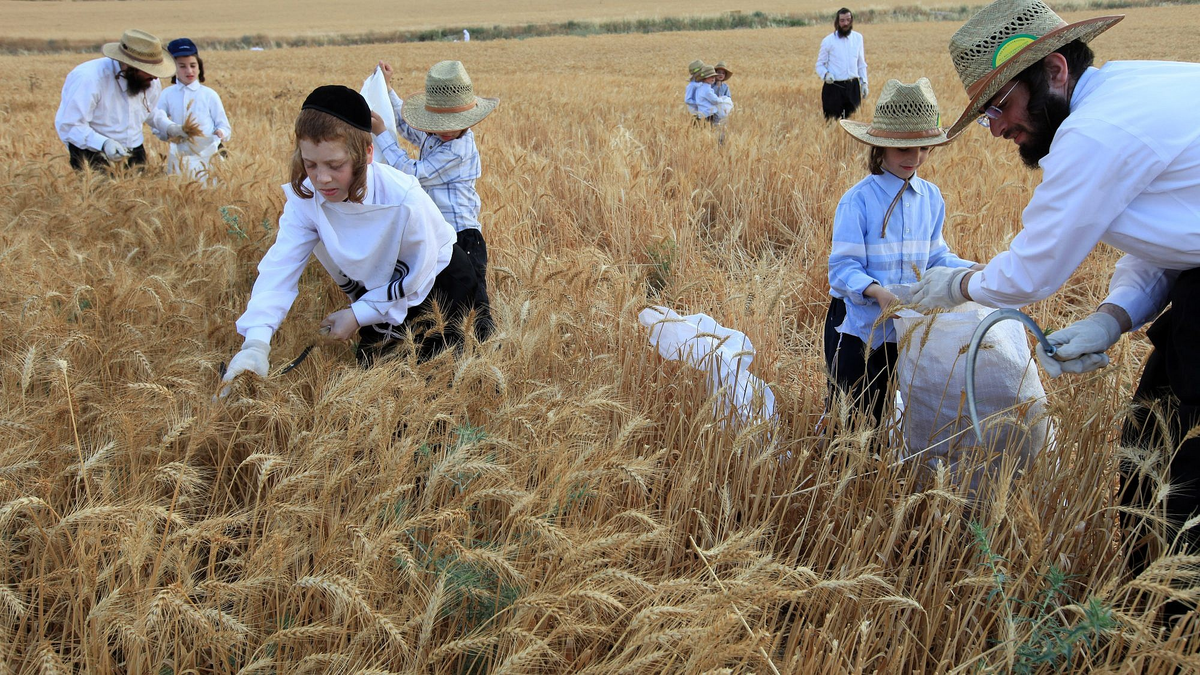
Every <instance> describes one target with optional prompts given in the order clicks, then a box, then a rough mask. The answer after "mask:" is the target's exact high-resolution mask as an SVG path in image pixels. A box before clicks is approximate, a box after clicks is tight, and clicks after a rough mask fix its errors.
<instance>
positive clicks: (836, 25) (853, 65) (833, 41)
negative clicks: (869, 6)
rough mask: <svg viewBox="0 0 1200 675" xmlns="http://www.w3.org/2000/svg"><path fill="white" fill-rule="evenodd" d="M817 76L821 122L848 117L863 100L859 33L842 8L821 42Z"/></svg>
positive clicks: (864, 79)
mask: <svg viewBox="0 0 1200 675" xmlns="http://www.w3.org/2000/svg"><path fill="white" fill-rule="evenodd" d="M817 77H819V78H821V79H822V80H824V81H825V86H823V87H822V88H821V108H823V109H824V111H825V119H827V120H828V119H840V118H843V117H849V116H850V115H853V114H854V111H855V110H858V106H859V104H861V103H862V100H863V99H864V98H866V97H867V93H868V89H867V56H866V53H865V52H864V51H863V36H862V33H859V32H858V31H856V30H854V15H853V14H851V13H850V10H848V9H846V8H845V7H843V8H841V9H839V10H838V11H837V14H836V15H834V17H833V32H832V33H830V34H829V35H826V36H825V39H824V40H821V52H820V53H819V54H818V55H817Z"/></svg>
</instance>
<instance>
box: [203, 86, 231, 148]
mask: <svg viewBox="0 0 1200 675" xmlns="http://www.w3.org/2000/svg"><path fill="white" fill-rule="evenodd" d="M209 91H210V92H212V111H211V113H212V121H213V127H214V129H220V130H221V131H223V132H225V138H224V142H226V143H228V142H229V138H230V137H231V136H232V135H233V129H232V128H231V127H230V126H229V118H228V117H226V116H225V105H224V104H223V103H221V95H220V94H218V93H217V92H215V91H212V90H211V89H210V90H209Z"/></svg>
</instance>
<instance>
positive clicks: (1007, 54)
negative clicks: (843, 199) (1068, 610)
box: [914, 0, 1200, 616]
mask: <svg viewBox="0 0 1200 675" xmlns="http://www.w3.org/2000/svg"><path fill="white" fill-rule="evenodd" d="M1122 18H1124V17H1123V16H1119V15H1118V16H1103V17H1097V18H1093V19H1085V20H1083V21H1078V22H1075V23H1070V24H1068V23H1067V22H1066V21H1063V20H1062V19H1061V18H1060V17H1059V16H1058V15H1057V14H1055V13H1054V11H1053V10H1051V9H1050V7H1048V6H1047V5H1046V4H1045V3H1043V2H1042V1H1041V0H997V1H996V2H993V3H992V4H990V5H988V6H986V7H984V8H983V9H982V10H980V11H979V13H978V14H976V15H975V16H974V17H972V18H971V19H970V20H969V21H967V23H966V24H964V25H963V27H962V28H960V29H959V30H958V32H956V33H955V34H954V36H953V37H952V38H951V39H950V58H951V60H952V61H953V62H954V67H955V69H956V70H957V71H958V75H959V78H960V79H961V80H962V83H963V87H964V88H965V89H966V91H967V96H968V97H969V99H970V104H969V105H968V106H967V109H966V110H964V111H963V113H962V116H960V117H959V119H958V121H957V122H955V123H954V125H953V126H951V127H950V134H951V136H954V135H956V134H958V133H959V132H961V131H963V130H964V129H967V128H970V127H973V126H974V125H972V124H971V123H972V122H979V124H980V125H982V126H984V127H986V128H987V129H988V131H990V132H991V134H992V136H994V137H996V138H1004V139H1006V140H1011V141H1012V142H1013V143H1014V144H1015V145H1016V146H1017V151H1018V153H1019V154H1020V156H1021V159H1022V160H1023V161H1024V162H1025V164H1026V165H1028V166H1029V167H1030V168H1031V169H1035V168H1040V169H1041V171H1042V181H1041V184H1040V185H1038V186H1037V189H1036V190H1034V192H1033V196H1032V197H1031V198H1030V201H1029V205H1028V206H1026V207H1025V210H1024V211H1022V212H1021V221H1022V222H1021V231H1020V232H1018V233H1017V235H1016V237H1014V238H1013V240H1012V242H1011V243H1010V244H1009V246H1008V250H1007V251H1004V252H1003V253H1000V254H999V255H997V256H996V257H994V258H992V260H991V261H990V262H988V264H987V266H986V267H984V268H983V269H982V270H981V271H977V272H971V271H968V270H952V269H936V270H931V271H930V272H929V273H928V274H926V275H925V277H924V278H923V279H922V280H921V282H920V283H919V284H917V286H916V287H914V299H915V300H916V301H917V302H918V303H920V304H921V305H922V306H923V307H927V308H930V307H949V306H953V305H957V304H959V303H962V302H964V301H966V300H974V301H975V302H978V303H981V304H984V305H987V306H989V307H1020V306H1023V305H1027V304H1030V303H1033V302H1037V301H1039V300H1041V299H1043V298H1046V297H1049V296H1050V295H1052V294H1053V293H1054V292H1055V291H1057V290H1058V289H1060V288H1062V286H1063V284H1064V283H1066V282H1067V280H1068V279H1070V278H1071V275H1072V274H1073V273H1074V272H1075V270H1076V268H1078V267H1079V265H1080V264H1081V263H1083V261H1084V259H1085V258H1086V257H1087V256H1088V254H1090V253H1091V251H1092V249H1094V248H1095V247H1096V246H1097V245H1098V244H1099V243H1100V242H1104V243H1107V244H1108V245H1110V246H1112V247H1114V248H1116V249H1118V250H1120V251H1122V252H1124V253H1125V256H1124V257H1122V258H1121V259H1120V260H1119V261H1118V262H1117V263H1116V268H1115V269H1114V270H1113V275H1112V280H1111V281H1110V282H1109V293H1108V297H1107V298H1105V300H1104V301H1103V303H1102V304H1100V305H1099V307H1097V308H1096V310H1095V312H1094V313H1092V314H1091V315H1089V316H1087V317H1086V318H1084V319H1082V320H1080V321H1076V322H1075V323H1073V324H1071V325H1069V326H1067V327H1065V328H1062V329H1060V330H1056V331H1054V332H1053V333H1051V334H1050V336H1049V340H1050V343H1051V344H1053V345H1057V347H1056V351H1055V353H1054V355H1053V356H1048V355H1047V354H1046V353H1045V351H1044V350H1042V349H1041V347H1039V348H1038V359H1039V361H1040V362H1041V363H1042V366H1043V367H1044V368H1045V369H1046V372H1048V373H1050V375H1051V376H1052V377H1057V376H1059V375H1061V374H1062V373H1064V372H1066V373H1086V372H1089V371H1092V370H1095V369H1097V368H1101V367H1103V366H1106V365H1108V356H1107V355H1106V354H1105V352H1106V351H1107V350H1108V349H1109V348H1110V347H1112V346H1113V345H1114V344H1116V342H1117V341H1118V340H1119V339H1120V337H1121V335H1122V334H1123V333H1126V332H1129V331H1131V330H1134V329H1135V328H1139V327H1141V326H1143V325H1144V324H1146V323H1147V322H1149V321H1153V322H1154V323H1153V324H1152V325H1151V326H1150V328H1149V329H1148V330H1147V331H1146V335H1147V337H1149V338H1150V342H1151V344H1153V345H1154V350H1153V351H1152V352H1151V353H1150V356H1149V358H1147V360H1146V364H1145V369H1144V371H1143V372H1142V378H1141V382H1140V383H1139V384H1138V387H1137V390H1136V391H1135V392H1134V395H1133V399H1134V400H1133V410H1134V412H1133V414H1132V415H1131V416H1130V418H1129V419H1127V420H1126V422H1125V427H1124V430H1123V433H1122V438H1121V443H1120V445H1121V446H1123V447H1125V448H1138V449H1140V450H1142V451H1144V452H1155V453H1165V454H1160V455H1159V456H1158V457H1157V458H1155V457H1154V455H1151V456H1150V457H1149V458H1148V459H1147V460H1146V464H1144V465H1143V464H1142V463H1141V461H1140V460H1139V461H1138V462H1136V463H1134V462H1126V461H1121V462H1120V470H1121V493H1120V503H1121V505H1122V507H1123V509H1122V512H1121V519H1122V522H1123V527H1124V529H1125V530H1126V536H1127V537H1128V538H1129V539H1130V540H1131V541H1132V542H1134V543H1135V546H1134V547H1133V549H1132V553H1131V556H1130V561H1129V562H1130V567H1131V571H1132V572H1133V573H1134V574H1138V573H1140V572H1141V571H1142V570H1144V569H1145V568H1146V566H1147V565H1148V564H1149V562H1150V560H1151V557H1150V556H1149V554H1148V553H1147V552H1146V550H1145V547H1144V545H1145V544H1146V543H1147V542H1148V541H1151V540H1153V539H1154V538H1155V537H1154V536H1153V535H1152V534H1151V533H1150V532H1148V531H1147V529H1148V528H1149V527H1150V526H1149V524H1148V523H1147V522H1146V521H1145V520H1144V519H1143V517H1142V516H1141V515H1139V514H1141V513H1144V512H1145V511H1153V512H1155V513H1159V512H1161V511H1162V510H1165V512H1166V513H1165V516H1166V521H1167V523H1166V524H1167V526H1168V532H1167V533H1166V540H1167V541H1176V538H1177V537H1178V540H1177V541H1178V546H1179V550H1177V551H1174V552H1176V553H1179V554H1182V555H1193V556H1194V555H1200V528H1197V527H1191V528H1190V529H1188V528H1186V527H1185V524H1186V523H1188V522H1189V519H1194V518H1195V517H1196V516H1197V515H1200V438H1194V437H1192V436H1191V434H1189V430H1191V429H1193V428H1194V427H1195V426H1196V425H1197V424H1198V423H1200V349H1198V348H1197V346H1198V345H1200V126H1198V125H1197V124H1196V110H1197V108H1200V64H1195V63H1169V62H1163V61H1109V62H1108V63H1106V64H1104V65H1103V66H1102V67H1100V68H1096V67H1094V66H1093V65H1092V61H1093V58H1094V57H1093V54H1092V49H1091V47H1089V46H1088V43H1089V42H1090V41H1091V40H1092V39H1093V38H1095V37H1096V36H1097V35H1099V34H1100V33H1102V32H1104V31H1105V30H1107V29H1109V28H1110V27H1112V26H1113V25H1114V24H1116V23H1117V22H1118V21H1120V20H1121V19H1122ZM996 225H997V224H993V225H992V227H995V226H996ZM1000 227H1001V229H1005V228H1006V227H1007V226H1006V225H1000ZM1076 296H1077V293H1076V292H1075V291H1072V292H1071V299H1069V300H1068V301H1067V305H1068V306H1070V307H1074V306H1076V300H1075V298H1076ZM1168 305H1169V308H1168ZM1164 309H1165V310H1166V311H1163V310H1164ZM1160 312H1161V314H1160ZM1156 317H1157V318H1156ZM1151 407H1157V409H1158V410H1159V411H1160V412H1162V413H1163V414H1164V416H1163V419H1162V420H1161V421H1160V419H1159V418H1158V417H1157V416H1154V415H1151V414H1150V409H1151ZM1099 424H1101V426H1103V423H1102V422H1101V423H1099ZM1097 433H1098V434H1101V435H1102V436H1103V435H1105V434H1106V433H1107V432H1105V431H1097ZM1121 454H1124V453H1121ZM1117 456H1118V453H1117V448H1116V447H1115V444H1114V447H1112V457H1113V459H1114V460H1115V459H1116V458H1117ZM1152 465H1153V466H1152ZM1155 474H1162V475H1163V477H1164V478H1165V479H1166V480H1168V481H1169V484H1170V490H1165V491H1162V492H1159V490H1158V487H1157V485H1156V483H1157V481H1155V480H1154V479H1153V478H1151V476H1153V475H1155ZM1095 488H1096V489H1097V490H1108V486H1107V485H1104V484H1099V485H1096V486H1095ZM1164 583H1165V582H1164ZM1191 605H1192V606H1193V607H1194V606H1195V601H1194V600H1193V601H1192V603H1191ZM1187 609H1188V607H1187V603H1184V602H1175V601H1173V602H1171V603H1169V604H1168V606H1167V611H1166V613H1167V615H1168V616H1180V615H1182V614H1183V613H1184V612H1185V611H1187Z"/></svg>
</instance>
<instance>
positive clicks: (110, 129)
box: [54, 30, 183, 169]
mask: <svg viewBox="0 0 1200 675" xmlns="http://www.w3.org/2000/svg"><path fill="white" fill-rule="evenodd" d="M100 51H101V53H102V54H104V56H103V57H102V58H98V59H92V60H91V61H87V62H85V63H82V64H80V65H78V66H76V67H75V69H74V70H72V71H71V72H70V74H68V75H67V79H66V82H64V83H63V88H62V100H61V102H60V103H59V106H58V112H57V113H56V114H55V116H54V127H55V128H56V129H57V130H58V137H59V138H60V139H62V142H63V143H64V144H65V145H66V146H67V150H68V152H69V153H70V156H71V167H72V168H74V169H82V168H83V166H84V165H85V164H87V165H90V166H91V167H93V168H97V169H99V168H105V167H107V166H109V165H110V163H112V162H115V161H117V160H121V159H125V160H126V161H127V163H128V164H130V165H140V164H145V163H146V150H145V148H143V147H142V140H143V136H142V125H143V124H145V123H146V122H147V121H149V123H150V126H151V127H153V128H154V129H155V130H156V131H158V132H160V133H161V134H162V135H163V136H165V137H170V138H180V137H182V136H183V128H182V127H181V126H180V125H178V124H174V123H172V122H171V120H170V119H169V118H168V117H167V114H166V113H165V112H163V111H161V110H159V109H158V108H156V107H155V105H156V104H157V103H158V97H159V95H160V94H161V93H162V84H160V83H159V81H158V79H159V78H160V77H170V76H171V75H173V74H174V73H175V62H174V61H173V60H171V59H169V58H167V57H166V56H165V55H164V52H163V48H162V42H160V41H159V39H158V38H156V37H154V36H153V35H151V34H149V33H147V32H144V31H140V30H127V31H125V33H124V34H123V35H122V36H121V41H120V42H109V43H108V44H105V45H104V46H103V47H101V48H100Z"/></svg>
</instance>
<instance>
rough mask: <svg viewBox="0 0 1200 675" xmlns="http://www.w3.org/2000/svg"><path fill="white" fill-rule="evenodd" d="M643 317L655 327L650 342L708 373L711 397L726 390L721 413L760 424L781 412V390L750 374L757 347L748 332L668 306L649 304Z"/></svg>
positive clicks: (664, 353)
mask: <svg viewBox="0 0 1200 675" xmlns="http://www.w3.org/2000/svg"><path fill="white" fill-rule="evenodd" d="M638 321H639V322H641V324H642V325H643V326H645V327H646V328H649V329H650V345H651V346H652V347H657V348H658V353H659V354H660V355H661V356H662V357H663V358H664V359H668V360H671V361H683V362H684V363H687V364H688V365H690V366H693V367H695V368H698V369H700V370H705V371H707V372H708V382H709V393H710V395H711V394H713V393H717V392H718V391H719V392H720V397H719V398H718V399H717V404H716V405H717V408H716V410H715V411H714V412H715V414H716V415H718V416H723V415H726V414H728V413H729V412H730V411H731V410H733V411H735V412H736V414H737V416H738V418H739V419H740V420H741V421H742V422H755V421H759V420H766V419H769V418H771V416H773V415H774V414H775V393H774V392H772V391H771V388H770V387H768V386H767V384H766V383H765V382H763V381H762V380H760V379H758V378H757V377H755V376H754V375H751V374H750V371H749V368H750V363H751V362H752V361H753V360H754V345H752V344H751V343H750V338H748V337H746V334H745V333H741V332H739V331H736V330H733V329H732V328H725V327H724V326H722V325H721V324H719V323H717V322H716V320H715V319H713V318H712V317H711V316H709V315H707V314H691V315H688V316H680V315H679V314H678V313H676V312H675V310H672V309H668V308H666V307H647V308H646V309H643V310H642V311H641V312H640V313H639V314H638ZM722 387H725V389H724V390H722Z"/></svg>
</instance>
